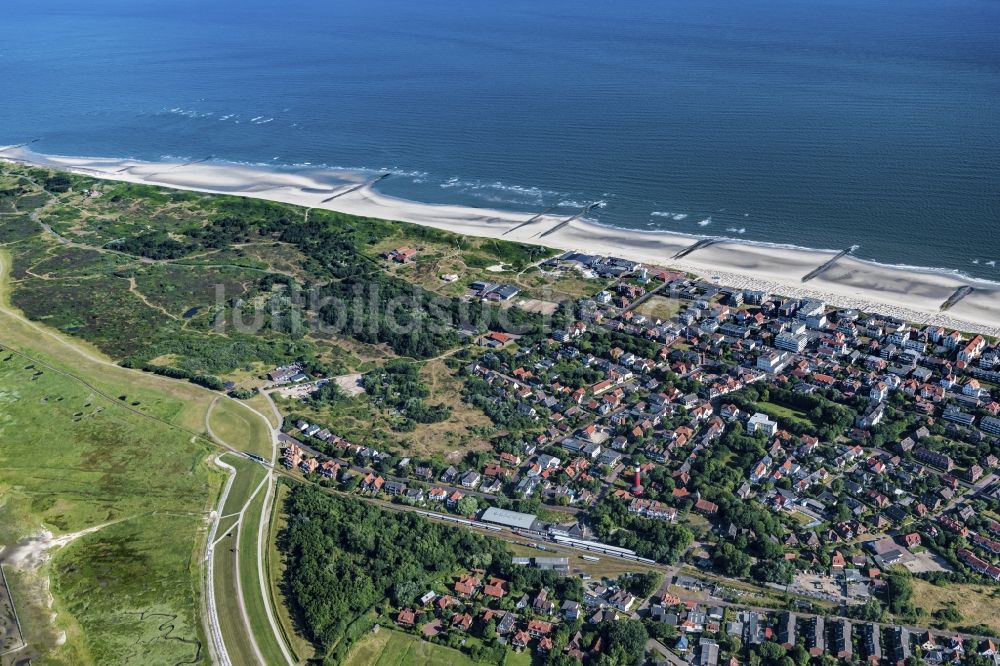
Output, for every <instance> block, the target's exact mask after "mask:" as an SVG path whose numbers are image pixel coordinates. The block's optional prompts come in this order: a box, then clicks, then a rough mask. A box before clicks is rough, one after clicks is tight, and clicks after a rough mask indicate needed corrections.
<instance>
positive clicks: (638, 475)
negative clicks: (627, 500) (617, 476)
mask: <svg viewBox="0 0 1000 666" xmlns="http://www.w3.org/2000/svg"><path fill="white" fill-rule="evenodd" d="M632 494H633V495H641V494H642V470H641V469H640V468H639V466H638V465H636V466H635V483H633V484H632Z"/></svg>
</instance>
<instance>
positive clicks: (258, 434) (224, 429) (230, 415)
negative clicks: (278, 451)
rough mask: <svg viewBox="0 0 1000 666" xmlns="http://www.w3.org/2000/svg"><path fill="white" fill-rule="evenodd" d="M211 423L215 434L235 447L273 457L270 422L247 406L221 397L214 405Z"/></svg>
mask: <svg viewBox="0 0 1000 666" xmlns="http://www.w3.org/2000/svg"><path fill="white" fill-rule="evenodd" d="M209 424H210V425H211V426H212V432H214V433H215V436H216V437H218V438H220V439H222V440H223V441H224V442H226V443H227V444H229V445H230V446H232V447H233V448H235V449H239V450H240V451H247V452H248V453H256V454H257V455H259V456H263V457H264V458H265V459H267V460H270V459H271V455H272V444H271V433H270V430H269V424H268V422H267V421H265V420H264V419H263V418H261V417H260V416H258V415H256V414H254V413H253V412H252V411H250V410H249V409H248V408H247V407H246V406H244V405H241V404H239V403H237V402H236V401H234V400H229V399H225V398H224V399H221V400H219V401H218V402H216V403H215V406H214V407H212V411H211V413H210V415H209Z"/></svg>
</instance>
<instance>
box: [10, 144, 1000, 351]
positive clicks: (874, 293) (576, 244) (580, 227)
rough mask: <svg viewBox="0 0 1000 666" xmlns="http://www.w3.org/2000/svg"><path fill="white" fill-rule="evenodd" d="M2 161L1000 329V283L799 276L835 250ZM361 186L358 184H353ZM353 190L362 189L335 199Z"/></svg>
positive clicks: (337, 189) (236, 181) (158, 169)
mask: <svg viewBox="0 0 1000 666" xmlns="http://www.w3.org/2000/svg"><path fill="white" fill-rule="evenodd" d="M0 159H3V160H7V161H14V162H18V163H23V164H31V165H35V166H44V167H49V168H54V169H62V170H66V171H71V172H75V173H79V174H82V175H88V176H92V177H95V178H102V179H109V180H120V181H127V182H133V183H145V184H151V185H162V186H166V187H173V188H177V189H183V190H193V191H199V192H212V193H220V194H233V195H240V196H247V197H254V198H259V199H268V200H273V201H281V202H286V203H291V204H296V205H300V206H306V207H311V208H323V209H328V210H335V211H341V212H345V213H351V214H355V215H364V216H369V217H378V218H385V219H391V220H399V221H403V222H410V223H414V224H421V225H426V226H431V227H437V228H441V229H447V230H449V231H453V232H455V233H460V234H466V235H471V236H484V237H491V238H499V237H501V236H502V237H503V238H504V239H505V240H515V241H523V242H529V243H536V244H539V245H545V246H549V247H553V248H558V249H563V250H580V251H584V252H588V253H598V254H612V255H617V256H622V257H627V258H629V259H633V260H636V261H642V262H644V263H649V264H655V265H658V266H666V267H670V268H676V269H679V270H684V271H689V272H691V273H695V274H698V275H700V276H702V277H704V278H707V279H712V280H714V281H717V282H718V283H719V284H721V285H725V286H730V287H739V288H745V289H759V290H763V291H768V292H771V293H774V294H781V295H784V296H789V297H806V296H808V297H811V298H818V299H821V300H824V301H826V302H827V303H829V304H831V305H835V306H838V307H850V308H858V309H861V310H864V311H867V312H879V313H883V314H886V315H891V316H895V317H900V318H904V319H907V320H909V321H913V322H918V323H921V324H938V325H941V326H944V327H947V328H958V329H961V330H967V331H976V332H982V333H986V334H989V335H994V336H1000V284H997V283H993V282H987V281H979V280H974V279H970V278H965V277H962V276H959V275H955V274H951V273H945V272H936V271H930V270H928V271H922V270H918V269H910V268H904V267H895V266H882V265H878V264H874V263H870V262H865V261H861V260H858V259H855V258H852V257H850V256H845V257H843V258H841V259H840V260H838V261H837V262H836V263H835V264H834V265H833V266H832V267H831V268H829V269H828V270H827V271H825V272H824V273H822V274H821V275H820V276H818V277H815V278H813V279H812V280H810V281H809V282H807V283H803V282H802V281H801V278H802V276H803V275H805V274H807V273H808V272H809V271H811V270H813V269H814V268H816V267H818V266H820V265H821V264H823V263H824V262H826V261H828V260H829V259H830V258H831V257H833V256H834V255H833V253H831V252H823V251H815V250H806V249H798V248H789V247H782V246H771V245H764V244H753V243H745V242H735V241H723V242H718V243H715V244H713V245H710V246H709V247H707V248H704V249H701V250H698V251H696V252H693V253H692V254H689V255H687V256H686V257H684V258H683V259H682V260H680V261H673V260H671V259H670V257H672V256H673V255H674V254H675V253H677V252H678V251H679V250H681V249H683V248H685V247H687V246H689V245H691V244H692V243H693V242H695V241H696V240H697V239H695V238H692V237H690V236H683V235H679V234H670V233H664V232H638V231H629V230H623V229H616V228H611V227H604V226H599V225H595V224H592V223H589V222H587V221H585V220H583V219H579V220H575V221H573V222H572V223H570V224H568V225H565V226H563V227H562V228H560V229H559V230H557V231H555V232H554V233H551V234H549V235H547V236H545V237H538V235H539V234H540V233H542V232H544V231H547V230H549V229H552V228H553V227H554V226H556V225H557V224H559V223H560V222H561V221H563V220H564V219H565V218H563V217H552V216H543V217H540V218H538V219H537V220H536V221H535V222H532V223H531V224H529V225H527V226H524V227H522V228H520V229H518V230H517V231H514V232H511V233H508V234H507V235H504V234H505V232H508V231H510V230H511V229H512V228H514V227H515V226H517V225H518V224H520V223H522V222H524V221H526V220H527V219H529V218H531V217H532V214H530V213H514V212H509V211H499V210H490V209H483V208H470V207H463V206H448V205H433V204H423V203H417V202H412V201H405V200H401V199H396V198H392V197H388V196H385V195H382V194H379V193H378V192H376V191H374V190H373V189H372V188H370V187H368V186H365V185H363V183H364V182H365V177H364V176H363V175H360V174H357V173H352V172H341V171H330V170H323V169H317V168H302V169H282V170H274V169H267V168H264V167H254V166H243V165H233V164H220V163H214V162H197V163H170V162H140V161H133V160H119V159H105V158H84V157H61V156H51V155H41V154H38V153H33V152H31V151H28V150H25V149H24V148H13V149H7V150H0ZM358 185H362V186H361V187H360V188H357V186H358ZM351 188H357V189H354V190H353V191H351V192H348V193H345V194H343V196H336V195H337V194H338V193H344V192H347V190H350V189H351ZM335 196H336V198H333V199H330V197H335ZM963 285H969V286H971V287H973V292H972V293H971V294H970V295H968V296H966V297H965V298H964V299H963V300H962V301H960V302H959V303H958V304H956V305H955V306H954V307H952V308H951V309H950V310H948V311H947V312H944V313H942V312H940V306H941V304H942V303H943V302H944V301H945V300H946V299H947V298H948V297H949V296H950V295H951V294H952V293H953V292H954V291H955V290H956V289H958V288H959V287H961V286H963Z"/></svg>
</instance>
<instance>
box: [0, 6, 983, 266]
mask: <svg viewBox="0 0 1000 666" xmlns="http://www.w3.org/2000/svg"><path fill="white" fill-rule="evenodd" d="M0 22H2V26H3V31H2V34H3V39H2V41H0V144H13V143H20V142H22V141H26V140H28V139H31V138H35V137H40V138H41V141H39V142H38V143H36V144H34V145H33V146H32V148H33V149H35V150H37V151H39V152H43V153H53V154H67V155H91V156H108V157H135V158H142V159H154V160H155V159H162V158H165V157H184V158H192V159H198V158H202V157H206V156H209V155H211V156H213V158H214V159H219V160H229V161H241V162H255V163H265V164H273V165H276V166H277V165H293V164H306V163H308V164H313V165H327V166H338V167H348V168H359V169H386V168H389V169H392V170H394V171H396V172H397V174H396V175H395V176H393V177H392V178H389V179H387V180H385V181H384V182H383V183H381V184H380V186H379V188H380V189H381V190H382V191H384V192H386V193H388V194H392V195H395V196H401V197H405V198H412V199H416V200H421V201H428V202H442V203H463V204H472V205H478V206H486V207H500V208H510V209H515V210H523V211H526V212H527V211H531V212H538V211H540V210H542V209H543V208H546V207H548V206H552V205H560V206H561V207H562V209H564V210H565V211H566V212H567V213H568V214H572V213H573V212H575V210H576V208H577V207H578V206H580V205H581V204H584V203H586V202H591V201H596V200H603V201H606V202H607V206H606V207H604V208H602V209H599V210H595V211H594V212H593V213H591V217H593V218H595V219H596V221H598V222H599V223H601V224H608V225H614V226H621V227H627V228H634V229H641V230H647V231H649V230H656V229H663V230H670V231H677V232H684V233H691V234H712V235H723V236H730V237H733V238H741V239H746V240H756V241H767V242H775V243H788V244H795V245H801V246H806V247H818V248H834V249H840V248H843V247H847V246H849V245H852V244H859V245H860V248H859V250H858V255H859V256H861V257H864V258H868V259H872V260H876V261H881V262H886V263H898V264H909V265H917V266H925V267H940V268H946V269H953V270H960V271H963V272H965V273H968V274H970V275H974V276H979V277H984V278H990V279H1000V269H998V268H997V267H996V266H995V265H990V264H989V263H988V262H991V261H994V262H997V261H1000V233H998V232H1000V218H998V213H1000V191H998V190H1000V129H998V128H1000V123H998V120H1000V113H998V100H1000V37H998V35H1000V2H997V0H905V1H904V0H808V1H803V0H711V1H706V0H657V1H649V0H614V1H611V0H504V1H503V2H486V1H480V0H438V1H429V2H412V1H404V0H364V1H361V0H331V1H328V2H324V1H322V0H282V1H280V2H279V1H278V0H271V1H268V2H263V1H261V0H171V1H170V2H154V1H153V0H92V1H91V2H87V3H80V2H77V1H76V0H73V1H71V2H70V1H67V0H30V1H29V0H6V1H5V2H4V3H3V8H2V12H0ZM974 262H978V263H974Z"/></svg>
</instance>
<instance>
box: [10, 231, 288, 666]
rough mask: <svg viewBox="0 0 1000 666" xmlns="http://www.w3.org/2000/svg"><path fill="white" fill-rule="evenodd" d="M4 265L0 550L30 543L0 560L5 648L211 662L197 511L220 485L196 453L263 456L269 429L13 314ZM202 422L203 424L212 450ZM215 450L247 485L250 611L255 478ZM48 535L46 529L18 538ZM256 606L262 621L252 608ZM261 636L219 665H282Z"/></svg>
mask: <svg viewBox="0 0 1000 666" xmlns="http://www.w3.org/2000/svg"><path fill="white" fill-rule="evenodd" d="M9 269H10V258H9V255H7V254H6V253H5V252H4V250H2V249H0V404H2V406H3V409H2V414H3V415H2V416H0V490H2V492H3V494H4V500H5V501H4V503H3V505H2V506H0V544H4V545H6V546H7V547H8V548H7V549H6V553H4V552H0V559H3V558H4V556H5V554H11V553H13V552H14V551H13V546H15V545H16V544H20V545H21V547H20V548H19V551H18V552H20V551H23V550H24V548H25V547H26V546H31V547H32V549H33V551H32V557H30V558H18V559H19V560H20V561H19V562H18V565H17V566H13V565H12V564H11V563H7V564H5V565H4V572H5V573H6V574H7V578H8V583H9V585H10V587H11V591H12V596H13V598H14V599H15V602H16V604H17V608H16V610H17V612H18V614H19V618H20V620H21V623H22V627H23V631H24V639H25V642H26V643H27V646H26V647H25V648H23V649H22V650H20V651H19V655H18V656H19V657H20V656H25V657H30V658H34V659H40V660H44V661H62V662H64V663H74V664H89V663H110V662H119V663H120V662H121V661H128V660H133V661H135V660H140V661H142V663H171V664H173V663H192V664H196V663H210V662H211V661H222V660H220V659H218V656H217V655H216V654H215V650H214V649H212V646H211V645H210V643H209V641H210V638H209V637H208V635H207V634H206V631H205V629H204V623H203V622H202V621H201V620H202V617H201V616H202V614H203V610H204V609H203V608H202V604H203V601H204V590H203V589H201V580H200V579H201V575H202V569H201V566H202V565H201V562H202V561H203V560H204V557H203V556H202V553H203V551H204V549H205V546H207V545H208V544H207V543H206V538H207V522H206V519H207V518H208V516H209V514H210V511H211V510H212V505H213V504H214V503H215V501H216V498H217V497H218V495H219V489H220V488H221V486H222V483H221V482H222V480H223V479H224V475H223V474H222V473H221V472H220V471H219V469H218V468H217V467H215V466H214V465H210V464H209V462H208V458H209V455H210V453H211V452H212V451H213V449H219V448H224V449H236V450H247V451H250V452H253V453H256V454H258V455H261V456H262V457H265V458H267V459H269V460H270V459H272V456H273V450H274V449H273V434H272V432H271V429H270V424H269V423H268V421H267V419H266V417H265V416H264V415H262V414H257V413H256V412H255V411H254V410H252V409H251V408H248V407H246V406H244V405H241V404H240V403H237V402H236V401H233V400H231V399H229V398H225V397H222V396H221V395H220V394H218V393H215V392H212V391H209V390H207V389H204V388H202V387H199V386H196V385H194V384H191V383H188V382H184V381H178V380H171V379H168V378H165V377H161V376H157V375H151V374H147V373H143V372H140V371H137V370H129V369H126V368H122V367H120V366H117V365H115V364H114V363H113V362H112V361H111V360H110V359H108V358H106V357H104V356H103V354H101V352H99V351H97V350H96V349H94V348H92V347H91V346H89V345H87V344H86V343H83V342H80V341H77V340H74V339H71V338H68V337H66V336H63V335H62V334H60V333H58V332H55V331H53V330H51V329H49V328H47V327H45V326H43V325H40V324H37V323H35V322H31V321H29V320H27V319H26V318H25V317H23V315H21V313H19V312H17V311H16V310H14V309H13V308H12V307H11V306H10V304H9V300H8V295H9V282H8V277H9ZM209 423H211V426H208V424H209ZM207 427H212V428H214V430H216V431H218V434H217V436H218V441H217V442H216V443H214V444H213V442H212V441H211V440H210V438H209V437H207V436H206V429H207ZM228 457H231V458H234V459H238V460H240V461H244V460H245V461H246V462H247V463H248V464H247V466H246V467H245V468H244V470H243V471H244V472H246V473H244V474H243V475H242V477H243V478H246V479H247V482H246V484H244V483H243V478H240V484H239V486H238V487H237V490H236V491H235V492H234V493H233V494H232V497H233V502H235V501H238V500H242V506H241V510H242V508H244V507H245V508H247V514H249V517H248V518H247V523H246V529H245V530H244V531H243V532H241V534H243V535H247V536H246V537H245V540H244V541H243V550H245V551H246V552H247V554H248V556H247V558H246V559H245V562H247V563H249V564H248V565H247V566H249V567H250V569H251V571H250V572H249V573H247V572H243V573H245V574H246V577H247V579H248V580H249V581H250V586H249V589H247V590H245V591H244V593H245V594H247V595H248V596H250V597H251V598H252V599H259V600H260V601H259V602H258V603H257V607H258V608H263V606H264V603H265V601H266V599H267V597H265V596H264V592H263V588H262V586H261V584H260V580H261V575H260V574H259V573H258V571H257V568H258V566H260V565H259V563H260V559H261V558H260V557H259V556H258V555H257V554H258V553H260V552H261V548H259V547H258V544H256V538H257V537H258V536H259V535H260V534H261V532H262V531H264V529H265V525H264V516H266V515H269V511H264V510H263V509H264V503H265V501H266V500H268V499H269V497H270V496H271V494H270V493H269V492H268V483H269V480H268V479H267V476H268V474H267V471H266V470H265V468H264V467H263V466H261V465H259V464H257V463H251V462H250V461H249V460H248V459H246V458H243V457H238V456H236V455H233V454H227V458H228ZM265 481H267V483H265ZM251 485H253V487H252V488H250V486H251ZM254 490H257V492H256V494H254V495H252V497H253V498H255V499H256V500H257V501H258V504H257V505H256V506H252V507H251V506H249V501H250V499H251V497H249V496H247V494H248V493H251V492H252V491H254ZM241 495H242V496H243V497H241ZM233 502H229V503H228V504H227V506H228V507H233V506H234V504H233ZM234 527H236V528H238V527H239V526H238V525H234ZM49 531H51V532H53V533H54V538H52V539H47V538H44V539H35V538H32V537H33V536H38V535H43V534H46V533H48V532H49ZM77 535H79V536H78V538H76V539H75V540H72V541H70V540H69V539H68V538H61V537H63V536H77ZM51 544H55V547H51V548H50V547H45V546H48V545H51ZM62 544H65V545H62ZM24 563H30V564H31V566H27V565H25V564H24ZM220 570H221V571H222V572H223V575H222V576H221V582H220V587H222V588H225V586H226V585H230V584H233V582H234V581H235V584H236V585H238V584H239V578H238V576H239V574H240V573H241V572H240V569H239V568H238V567H237V566H235V565H234V566H230V567H228V568H227V567H222V568H221V569H220ZM250 574H252V575H250ZM49 590H51V593H50V591H49ZM95 591H96V592H95ZM53 613H54V619H53ZM258 615H262V616H263V617H264V618H265V620H264V624H263V626H264V627H265V628H266V626H267V625H266V621H267V620H266V617H267V613H258ZM235 624H236V626H238V628H239V629H240V630H241V631H242V632H243V634H242V635H241V636H238V637H232V636H231V637H230V640H231V642H232V643H236V644H240V645H248V644H251V641H252V633H251V631H252V630H251V627H250V626H249V625H248V624H247V623H245V622H243V621H242V619H241V620H240V621H239V622H238V623H235ZM251 624H254V625H256V626H261V624H262V623H261V622H253V620H252V619H251ZM264 633H265V636H266V635H270V636H271V637H272V638H271V641H270V643H269V644H268V648H270V649H269V650H268V651H267V652H265V654H267V655H268V656H267V657H265V658H264V659H253V660H252V661H244V660H238V661H232V662H230V663H285V661H284V660H283V659H277V660H275V659H272V658H271V655H275V654H276V655H278V656H279V657H280V656H281V654H282V650H281V648H280V647H279V646H278V645H277V639H276V638H274V636H275V634H276V630H271V631H270V632H264Z"/></svg>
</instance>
